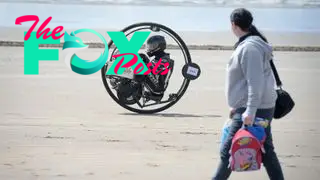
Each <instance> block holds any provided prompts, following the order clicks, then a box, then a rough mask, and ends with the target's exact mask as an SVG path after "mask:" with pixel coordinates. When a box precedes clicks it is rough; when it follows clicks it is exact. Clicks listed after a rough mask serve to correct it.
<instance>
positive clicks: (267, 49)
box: [239, 36, 273, 61]
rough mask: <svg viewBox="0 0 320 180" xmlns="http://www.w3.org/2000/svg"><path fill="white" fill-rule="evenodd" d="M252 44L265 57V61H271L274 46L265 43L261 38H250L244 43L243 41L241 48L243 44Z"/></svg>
mask: <svg viewBox="0 0 320 180" xmlns="http://www.w3.org/2000/svg"><path fill="white" fill-rule="evenodd" d="M246 43H250V44H252V45H253V46H255V47H257V48H258V49H259V50H260V51H261V52H262V53H263V54H264V56H265V58H264V59H265V60H268V61H270V60H271V59H272V58H273V54H272V52H273V51H272V46H271V45H270V44H269V43H266V42H265V41H263V40H262V39H261V38H260V37H259V36H249V37H247V38H246V39H245V40H244V41H242V42H241V43H240V44H239V46H242V45H243V44H246Z"/></svg>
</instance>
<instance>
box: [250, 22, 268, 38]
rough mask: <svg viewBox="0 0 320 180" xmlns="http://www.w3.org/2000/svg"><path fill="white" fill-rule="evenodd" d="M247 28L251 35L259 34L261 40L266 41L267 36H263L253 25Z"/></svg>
mask: <svg viewBox="0 0 320 180" xmlns="http://www.w3.org/2000/svg"><path fill="white" fill-rule="evenodd" d="M248 30H249V32H250V34H251V35H254V36H259V37H260V38H261V39H262V40H263V41H265V42H268V40H267V38H266V37H264V36H263V35H262V34H261V33H260V32H259V31H258V29H257V28H256V27H255V26H254V25H251V26H250V27H249V29H248Z"/></svg>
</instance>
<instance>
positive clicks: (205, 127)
mask: <svg viewBox="0 0 320 180" xmlns="http://www.w3.org/2000/svg"><path fill="white" fill-rule="evenodd" d="M100 51H102V49H89V50H87V51H85V52H83V53H82V54H80V57H83V58H85V57H91V58H94V57H98V55H99V53H100ZM0 52H1V55H0V87H1V88H0V97H1V98H0V99H1V101H0V107H1V108H0V120H1V121H0V179H4V180H29V179H46V180H49V179H54V180H55V179H79V180H80V179H95V180H100V179H108V180H124V179H133V180H142V179H154V180H163V179H168V180H178V179H184V180H195V179H199V180H200V179H210V177H211V176H212V174H213V172H214V170H215V168H216V167H217V163H218V159H219V152H218V150H219V139H220V131H221V127H222V125H223V123H224V121H225V119H226V118H227V114H228V108H227V105H226V102H225V99H224V92H223V87H224V73H225V72H224V70H225V65H226V62H227V59H228V58H229V57H230V54H231V51H191V55H192V58H193V61H195V62H197V63H198V64H199V65H200V67H201V68H202V74H201V76H200V78H199V79H197V80H196V81H193V82H191V84H190V86H189V88H188V90H187V92H186V94H185V95H184V96H183V98H182V99H181V100H180V101H179V102H178V103H177V104H176V105H175V106H173V107H172V108H170V109H168V110H166V111H164V112H161V113H159V114H155V115H149V116H146V115H145V116H143V115H137V114H134V113H131V112H129V111H127V110H125V109H123V108H122V107H120V106H119V105H117V104H116V103H115V102H114V101H113V100H112V99H111V98H110V96H109V95H108V93H107V92H106V90H105V88H104V86H103V83H102V80H101V78H100V72H98V73H96V74H93V75H88V76H82V75H78V74H75V73H73V72H72V71H69V70H68V69H67V68H66V66H65V64H64V61H63V54H62V53H61V51H60V60H59V61H41V62H40V74H39V75H24V74H23V56H24V55H23V48H21V47H17V48H13V47H0ZM171 53H172V55H173V56H176V57H177V58H176V59H177V62H180V63H182V59H179V58H178V53H177V51H174V50H172V51H171ZM275 55H276V59H277V61H276V62H275V63H276V65H277V66H278V68H279V73H280V75H281V77H282V79H283V82H284V87H285V89H287V90H288V91H289V92H290V93H291V94H292V96H293V98H294V99H295V101H296V103H297V106H296V108H295V109H294V111H293V112H292V113H291V114H290V115H288V116H287V117H286V118H284V119H281V120H274V121H273V123H272V125H273V128H272V130H273V136H274V143H275V146H276V152H277V153H278V155H279V158H280V161H281V164H282V167H283V170H284V174H285V177H286V179H289V180H300V179H308V180H316V179H318V178H317V177H318V176H319V175H320V173H319V172H320V165H319V164H318V162H319V159H320V154H319V152H320V145H319V143H317V141H318V139H319V134H320V131H319V128H318V127H319V126H320V123H319V118H318V112H317V111H318V108H317V106H318V102H319V100H320V99H319V97H320V96H319V92H320V87H319V83H320V81H319V75H320V61H319V58H318V57H319V56H320V53H319V52H275ZM178 64H179V63H178ZM177 67H178V66H177ZM180 72H181V71H180V70H179V69H178V68H177V70H176V73H175V74H174V75H173V79H172V81H171V82H175V83H172V84H171V85H170V86H169V90H172V89H175V88H176V87H178V86H179V83H180V82H181V81H179V77H180V76H179V75H180ZM230 179H231V180H235V179H237V180H244V179H261V180H266V179H268V178H267V175H266V172H265V170H264V169H262V170H261V171H259V172H252V173H233V174H232V176H231V178H230Z"/></svg>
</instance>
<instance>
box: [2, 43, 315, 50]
mask: <svg viewBox="0 0 320 180" xmlns="http://www.w3.org/2000/svg"><path fill="white" fill-rule="evenodd" d="M84 43H85V44H87V45H89V48H104V47H105V46H104V44H103V43H92V42H87V43H86V42H84ZM0 46H1V47H24V42H21V41H1V40H0ZM62 46H63V43H60V44H41V45H39V47H47V48H54V47H62ZM187 46H188V49H189V50H233V46H227V45H187ZM112 48H113V46H112ZM141 48H144V46H142V47H141ZM167 48H168V49H180V47H179V46H177V45H171V44H169V45H168V47H167ZM273 50H274V51H302V52H320V46H273Z"/></svg>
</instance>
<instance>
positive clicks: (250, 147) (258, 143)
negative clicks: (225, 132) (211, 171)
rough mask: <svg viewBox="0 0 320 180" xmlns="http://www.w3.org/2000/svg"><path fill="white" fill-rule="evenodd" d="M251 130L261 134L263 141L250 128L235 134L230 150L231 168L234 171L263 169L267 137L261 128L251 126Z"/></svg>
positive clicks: (242, 129)
mask: <svg viewBox="0 0 320 180" xmlns="http://www.w3.org/2000/svg"><path fill="white" fill-rule="evenodd" d="M250 128H251V130H250V131H252V130H254V131H256V132H257V133H259V134H260V138H262V139H260V140H259V139H258V137H257V136H254V135H253V134H252V133H251V132H250V131H249V130H248V128H241V129H240V130H239V131H238V132H237V133H236V134H235V136H234V137H233V139H232V145H231V149H230V154H231V156H230V168H231V170H232V171H237V172H243V171H255V170H259V169H260V168H261V163H262V153H264V149H263V143H264V141H265V138H266V135H265V132H264V128H263V127H261V126H251V127H250ZM258 131H259V132H258ZM262 131H263V132H262ZM261 133H262V136H261Z"/></svg>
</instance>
